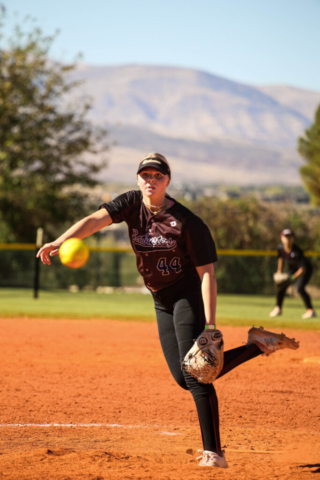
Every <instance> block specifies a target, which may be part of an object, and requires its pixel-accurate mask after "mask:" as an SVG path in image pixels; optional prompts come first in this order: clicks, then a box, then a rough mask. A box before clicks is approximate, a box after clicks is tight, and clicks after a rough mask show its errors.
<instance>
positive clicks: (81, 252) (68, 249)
mask: <svg viewBox="0 0 320 480" xmlns="http://www.w3.org/2000/svg"><path fill="white" fill-rule="evenodd" d="M89 256H90V252H89V248H88V246H87V245H86V244H85V243H83V241H82V240H80V239H79V238H69V239H68V240H66V241H65V242H63V244H62V245H61V247H60V248H59V257H60V260H61V263H63V265H66V266H67V267H69V268H80V267H83V265H85V264H86V263H87V261H88V260H89Z"/></svg>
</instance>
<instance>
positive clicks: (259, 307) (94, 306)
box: [0, 288, 320, 329]
mask: <svg viewBox="0 0 320 480" xmlns="http://www.w3.org/2000/svg"><path fill="white" fill-rule="evenodd" d="M314 305H315V309H316V310H317V311H319V312H320V300H315V301H314ZM273 307H274V297H268V296H258V295H251V296H250V295H218V305H217V322H218V324H219V325H239V326H252V325H253V324H255V325H256V326H257V325H258V324H259V326H260V324H263V325H264V326H265V327H266V326H268V327H269V328H271V327H280V328H281V327H283V328H285V327H286V328H302V329H320V317H319V318H313V319H310V320H302V319H301V315H302V314H303V313H304V311H305V310H304V306H303V304H302V301H301V300H300V299H295V298H286V299H285V303H284V311H283V315H282V316H281V317H277V318H274V319H271V318H269V312H270V311H271V310H272V308H273ZM0 316H2V317H12V316H19V317H33V318H34V317H42V318H87V319H90V318H104V319H110V318H111V319H116V320H139V321H147V322H149V321H155V314H154V309H153V301H152V297H151V295H149V294H147V295H143V294H126V293H112V294H98V293H95V292H77V293H70V292H67V291H65V290H63V291H40V293H39V298H38V299H36V300H35V299H34V298H33V292H32V290H26V289H20V290H19V289H4V288H3V289H0ZM261 322H262V323H261Z"/></svg>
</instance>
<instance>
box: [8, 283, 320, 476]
mask: <svg viewBox="0 0 320 480" xmlns="http://www.w3.org/2000/svg"><path fill="white" fill-rule="evenodd" d="M273 302H274V299H273V298H272V297H256V296H255V297H251V296H247V297H246V296H234V295H225V296H224V295H220V296H219V298H218V323H219V324H220V325H223V326H222V331H223V334H224V339H225V349H226V350H227V349H229V348H234V347H236V346H239V345H242V344H243V343H245V342H246V339H247V331H248V326H250V325H252V324H255V325H264V326H268V327H269V328H270V327H272V328H273V329H275V330H276V331H279V332H281V331H282V330H283V331H285V333H286V334H287V335H288V336H291V337H295V338H296V339H297V340H299V341H300V348H299V349H298V350H297V351H292V350H283V351H280V352H276V353H275V354H273V355H271V356H269V357H258V358H256V359H254V360H252V361H250V362H248V363H246V364H244V365H241V366H240V367H239V368H237V369H235V370H233V371H231V372H230V373H229V374H227V375H226V376H224V377H223V378H221V379H219V380H217V381H216V382H215V387H216V389H217V392H218V398H219V405H220V421H221V427H220V428H221V438H222V445H223V448H224V449H225V451H226V458H227V460H228V463H229V469H227V470H220V469H216V468H211V469H210V468H201V467H198V461H197V460H196V457H197V456H198V455H199V453H198V451H197V450H198V449H200V448H201V437H200V431H199V426H198V420H197V415H196V411H195V406H194V402H193V400H192V398H191V396H190V394H189V393H188V392H185V391H184V390H182V389H180V388H179V387H178V386H177V385H176V384H175V382H174V380H173V379H172V377H171V374H170V372H169V371H168V368H167V366H166V364H165V360H164V358H163V355H162V352H161V348H160V344H159V339H158V334H157V327H156V323H155V321H154V320H155V318H154V313H153V308H152V298H151V297H150V296H149V295H137V294H123V293H119V294H116V293H115V294H109V295H105V294H101V295H98V294H96V293H92V292H87V293H77V294H72V293H66V292H42V291H41V292H40V298H39V299H37V300H34V299H33V298H32V291H31V290H29V291H27V290H5V289H2V290H0V309H1V310H0V329H1V336H0V360H1V370H0V385H1V388H0V479H1V480H2V479H7V478H8V479H10V480H52V479H54V480H67V479H68V480H77V479H79V480H80V479H85V480H105V479H112V480H113V479H119V480H120V479H121V480H122V479H152V480H153V479H159V480H171V479H172V480H176V479H177V480H182V479H183V480H185V479H187V480H194V479H203V480H205V479H211V478H212V479H213V478H215V479H216V478H217V479H225V480H230V479H236V480H264V479H265V478H270V479H271V478H277V479H288V480H289V479H290V480H292V479H293V480H299V479H306V480H309V479H314V478H315V476H316V475H315V473H319V472H320V463H319V451H320V433H319V432H320V401H319V385H320V354H319V352H320V329H319V323H318V322H319V320H318V319H314V320H313V321H308V322H306V321H302V320H301V318H300V317H301V314H302V313H303V311H304V309H303V306H302V304H301V302H300V301H299V300H295V299H291V298H287V299H286V309H285V314H284V315H283V317H280V320H270V319H269V318H268V313H269V311H270V310H271V308H272V307H273ZM315 306H316V308H317V309H319V307H320V305H319V303H318V304H317V302H316V305H315Z"/></svg>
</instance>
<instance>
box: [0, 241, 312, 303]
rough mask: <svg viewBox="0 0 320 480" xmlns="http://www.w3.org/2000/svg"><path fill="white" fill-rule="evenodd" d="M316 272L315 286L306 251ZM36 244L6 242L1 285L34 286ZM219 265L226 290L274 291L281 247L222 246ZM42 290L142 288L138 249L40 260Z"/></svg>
mask: <svg viewBox="0 0 320 480" xmlns="http://www.w3.org/2000/svg"><path fill="white" fill-rule="evenodd" d="M306 254H307V255H308V256H309V257H313V258H311V259H310V260H311V263H312V265H313V268H314V273H313V276H312V279H311V282H310V283H311V284H312V285H314V286H320V252H306ZM35 256H36V247H35V245H32V244H22V245H17V244H11V245H10V244H2V245H1V244H0V287H7V288H33V286H34V277H35V265H36V258H35ZM218 257H219V260H218V262H217V263H216V265H215V271H216V277H217V281H218V291H219V292H220V293H238V294H260V295H261V294H266V295H267V294H273V293H274V291H275V289H274V284H273V278H272V277H273V273H274V272H275V271H276V268H277V254H276V252H275V251H262V250H250V251H248V250H247V251H245V250H242V251H241V250H218ZM39 286H40V289H46V290H53V289H69V290H70V289H72V288H73V289H79V290H82V289H84V290H97V289H100V291H102V289H106V291H107V288H108V287H109V288H110V289H112V288H123V287H132V288H134V287H137V288H138V287H142V286H143V281H142V278H141V277H140V275H139V274H138V271H137V268H136V259H135V255H134V253H133V252H132V251H131V250H130V249H129V248H127V249H117V248H100V249H99V248H91V252H90V259H89V261H88V263H87V264H86V265H85V266H84V267H82V268H80V269H77V270H73V269H70V268H67V267H65V266H63V265H62V264H61V262H60V260H59V257H58V256H55V257H53V258H52V265H51V266H47V265H42V264H40V282H39Z"/></svg>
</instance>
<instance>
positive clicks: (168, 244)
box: [131, 229, 177, 251]
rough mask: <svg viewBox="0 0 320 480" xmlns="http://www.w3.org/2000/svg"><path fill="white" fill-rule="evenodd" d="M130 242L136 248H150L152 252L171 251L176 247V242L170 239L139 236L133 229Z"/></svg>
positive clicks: (146, 235) (147, 234)
mask: <svg viewBox="0 0 320 480" xmlns="http://www.w3.org/2000/svg"><path fill="white" fill-rule="evenodd" d="M131 240H132V243H133V244H134V245H135V246H136V247H152V251H155V250H172V249H174V248H175V247H176V246H177V242H176V241H175V240H172V238H165V237H163V236H162V235H159V237H151V236H150V235H149V233H146V234H145V235H139V232H138V230H135V229H133V231H132V237H131Z"/></svg>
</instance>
